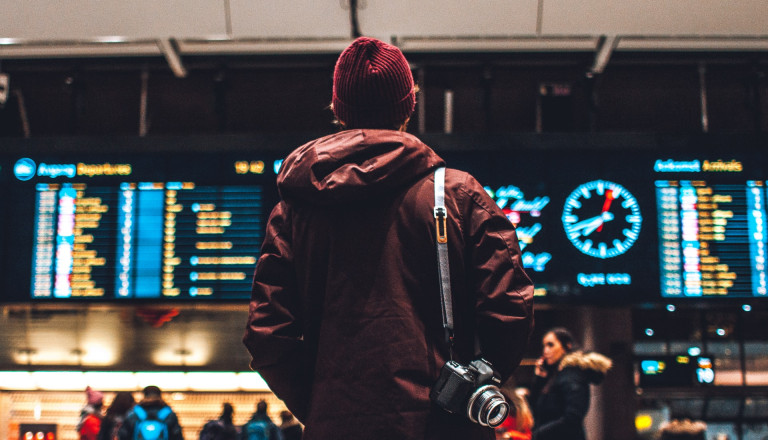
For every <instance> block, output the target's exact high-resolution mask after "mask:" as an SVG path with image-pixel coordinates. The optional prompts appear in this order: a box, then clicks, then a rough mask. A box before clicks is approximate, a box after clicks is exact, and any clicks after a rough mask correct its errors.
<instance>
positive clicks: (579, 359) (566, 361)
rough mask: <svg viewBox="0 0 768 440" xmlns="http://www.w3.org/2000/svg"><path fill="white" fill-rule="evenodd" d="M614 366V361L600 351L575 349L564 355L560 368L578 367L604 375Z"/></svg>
mask: <svg viewBox="0 0 768 440" xmlns="http://www.w3.org/2000/svg"><path fill="white" fill-rule="evenodd" d="M612 366H613V361H611V360H610V359H609V358H607V357H605V356H603V355H602V354H600V353H595V352H588V353H585V352H583V351H574V352H571V353H568V354H566V355H565V356H564V357H563V360H561V361H560V366H559V368H558V369H559V370H562V369H563V368H568V367H578V368H580V369H582V370H591V371H594V372H596V373H600V374H603V375H604V374H605V373H607V372H608V370H610V369H611V367H612Z"/></svg>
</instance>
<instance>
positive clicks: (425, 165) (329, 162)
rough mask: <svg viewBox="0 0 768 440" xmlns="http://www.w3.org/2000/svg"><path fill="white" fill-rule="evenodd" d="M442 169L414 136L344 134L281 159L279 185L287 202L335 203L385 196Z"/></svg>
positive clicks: (385, 132)
mask: <svg viewBox="0 0 768 440" xmlns="http://www.w3.org/2000/svg"><path fill="white" fill-rule="evenodd" d="M443 165H445V162H444V161H443V160H442V159H441V158H440V157H439V156H438V155H437V154H435V152H434V151H432V149H431V148H429V147H428V146H427V145H425V144H424V143H422V142H421V141H420V140H419V139H418V138H416V137H415V136H413V135H411V134H408V133H405V132H400V131H395V130H365V129H364V130H345V131H341V132H339V133H335V134H332V135H329V136H325V137H322V138H319V139H316V140H314V141H311V142H309V143H307V144H304V145H303V146H301V147H299V148H297V149H296V150H295V151H293V152H292V153H291V154H290V155H289V156H288V157H287V158H286V159H285V160H284V161H283V165H282V167H281V169H280V173H279V174H278V176H277V187H278V189H279V191H280V196H281V197H282V198H283V199H286V200H300V201H304V202H309V203H312V204H318V205H334V204H341V203H347V202H352V201H358V200H363V199H366V198H368V197H370V196H375V195H378V194H383V193H386V192H388V191H391V190H392V189H394V188H398V187H401V186H403V185H406V184H408V183H411V182H413V181H415V180H417V179H419V178H421V177H422V176H424V175H425V174H427V173H429V172H430V171H431V170H433V169H435V168H437V167H440V166H443Z"/></svg>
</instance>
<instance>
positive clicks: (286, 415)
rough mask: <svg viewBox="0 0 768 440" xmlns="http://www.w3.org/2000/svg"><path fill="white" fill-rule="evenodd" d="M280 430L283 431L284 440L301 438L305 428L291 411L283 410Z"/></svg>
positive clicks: (298, 439) (299, 439)
mask: <svg viewBox="0 0 768 440" xmlns="http://www.w3.org/2000/svg"><path fill="white" fill-rule="evenodd" d="M280 431H281V432H282V433H283V440H301V434H302V432H303V428H302V427H301V424H300V423H299V421H298V420H296V417H294V416H293V414H291V412H290V411H281V412H280Z"/></svg>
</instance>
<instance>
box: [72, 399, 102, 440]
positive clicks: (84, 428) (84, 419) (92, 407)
mask: <svg viewBox="0 0 768 440" xmlns="http://www.w3.org/2000/svg"><path fill="white" fill-rule="evenodd" d="M85 399H86V403H85V406H83V408H82V409H81V410H80V421H79V422H77V427H76V429H77V433H78V435H79V436H80V440H96V437H98V435H99V429H101V418H102V416H101V409H102V407H103V406H104V394H102V393H101V392H100V391H96V390H94V389H93V388H91V387H86V388H85Z"/></svg>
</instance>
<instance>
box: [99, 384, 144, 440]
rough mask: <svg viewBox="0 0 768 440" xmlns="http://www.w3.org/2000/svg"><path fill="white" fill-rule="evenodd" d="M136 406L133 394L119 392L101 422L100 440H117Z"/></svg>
mask: <svg viewBox="0 0 768 440" xmlns="http://www.w3.org/2000/svg"><path fill="white" fill-rule="evenodd" d="M135 404H136V400H134V398H133V393H130V392H128V391H118V392H117V394H115V398H114V399H112V403H111V404H110V405H109V408H107V413H106V415H105V416H104V419H103V420H102V421H101V428H99V436H98V440H117V439H118V432H119V430H120V427H121V426H123V422H124V421H125V417H126V416H127V415H128V412H129V411H130V410H131V409H133V405H135Z"/></svg>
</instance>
